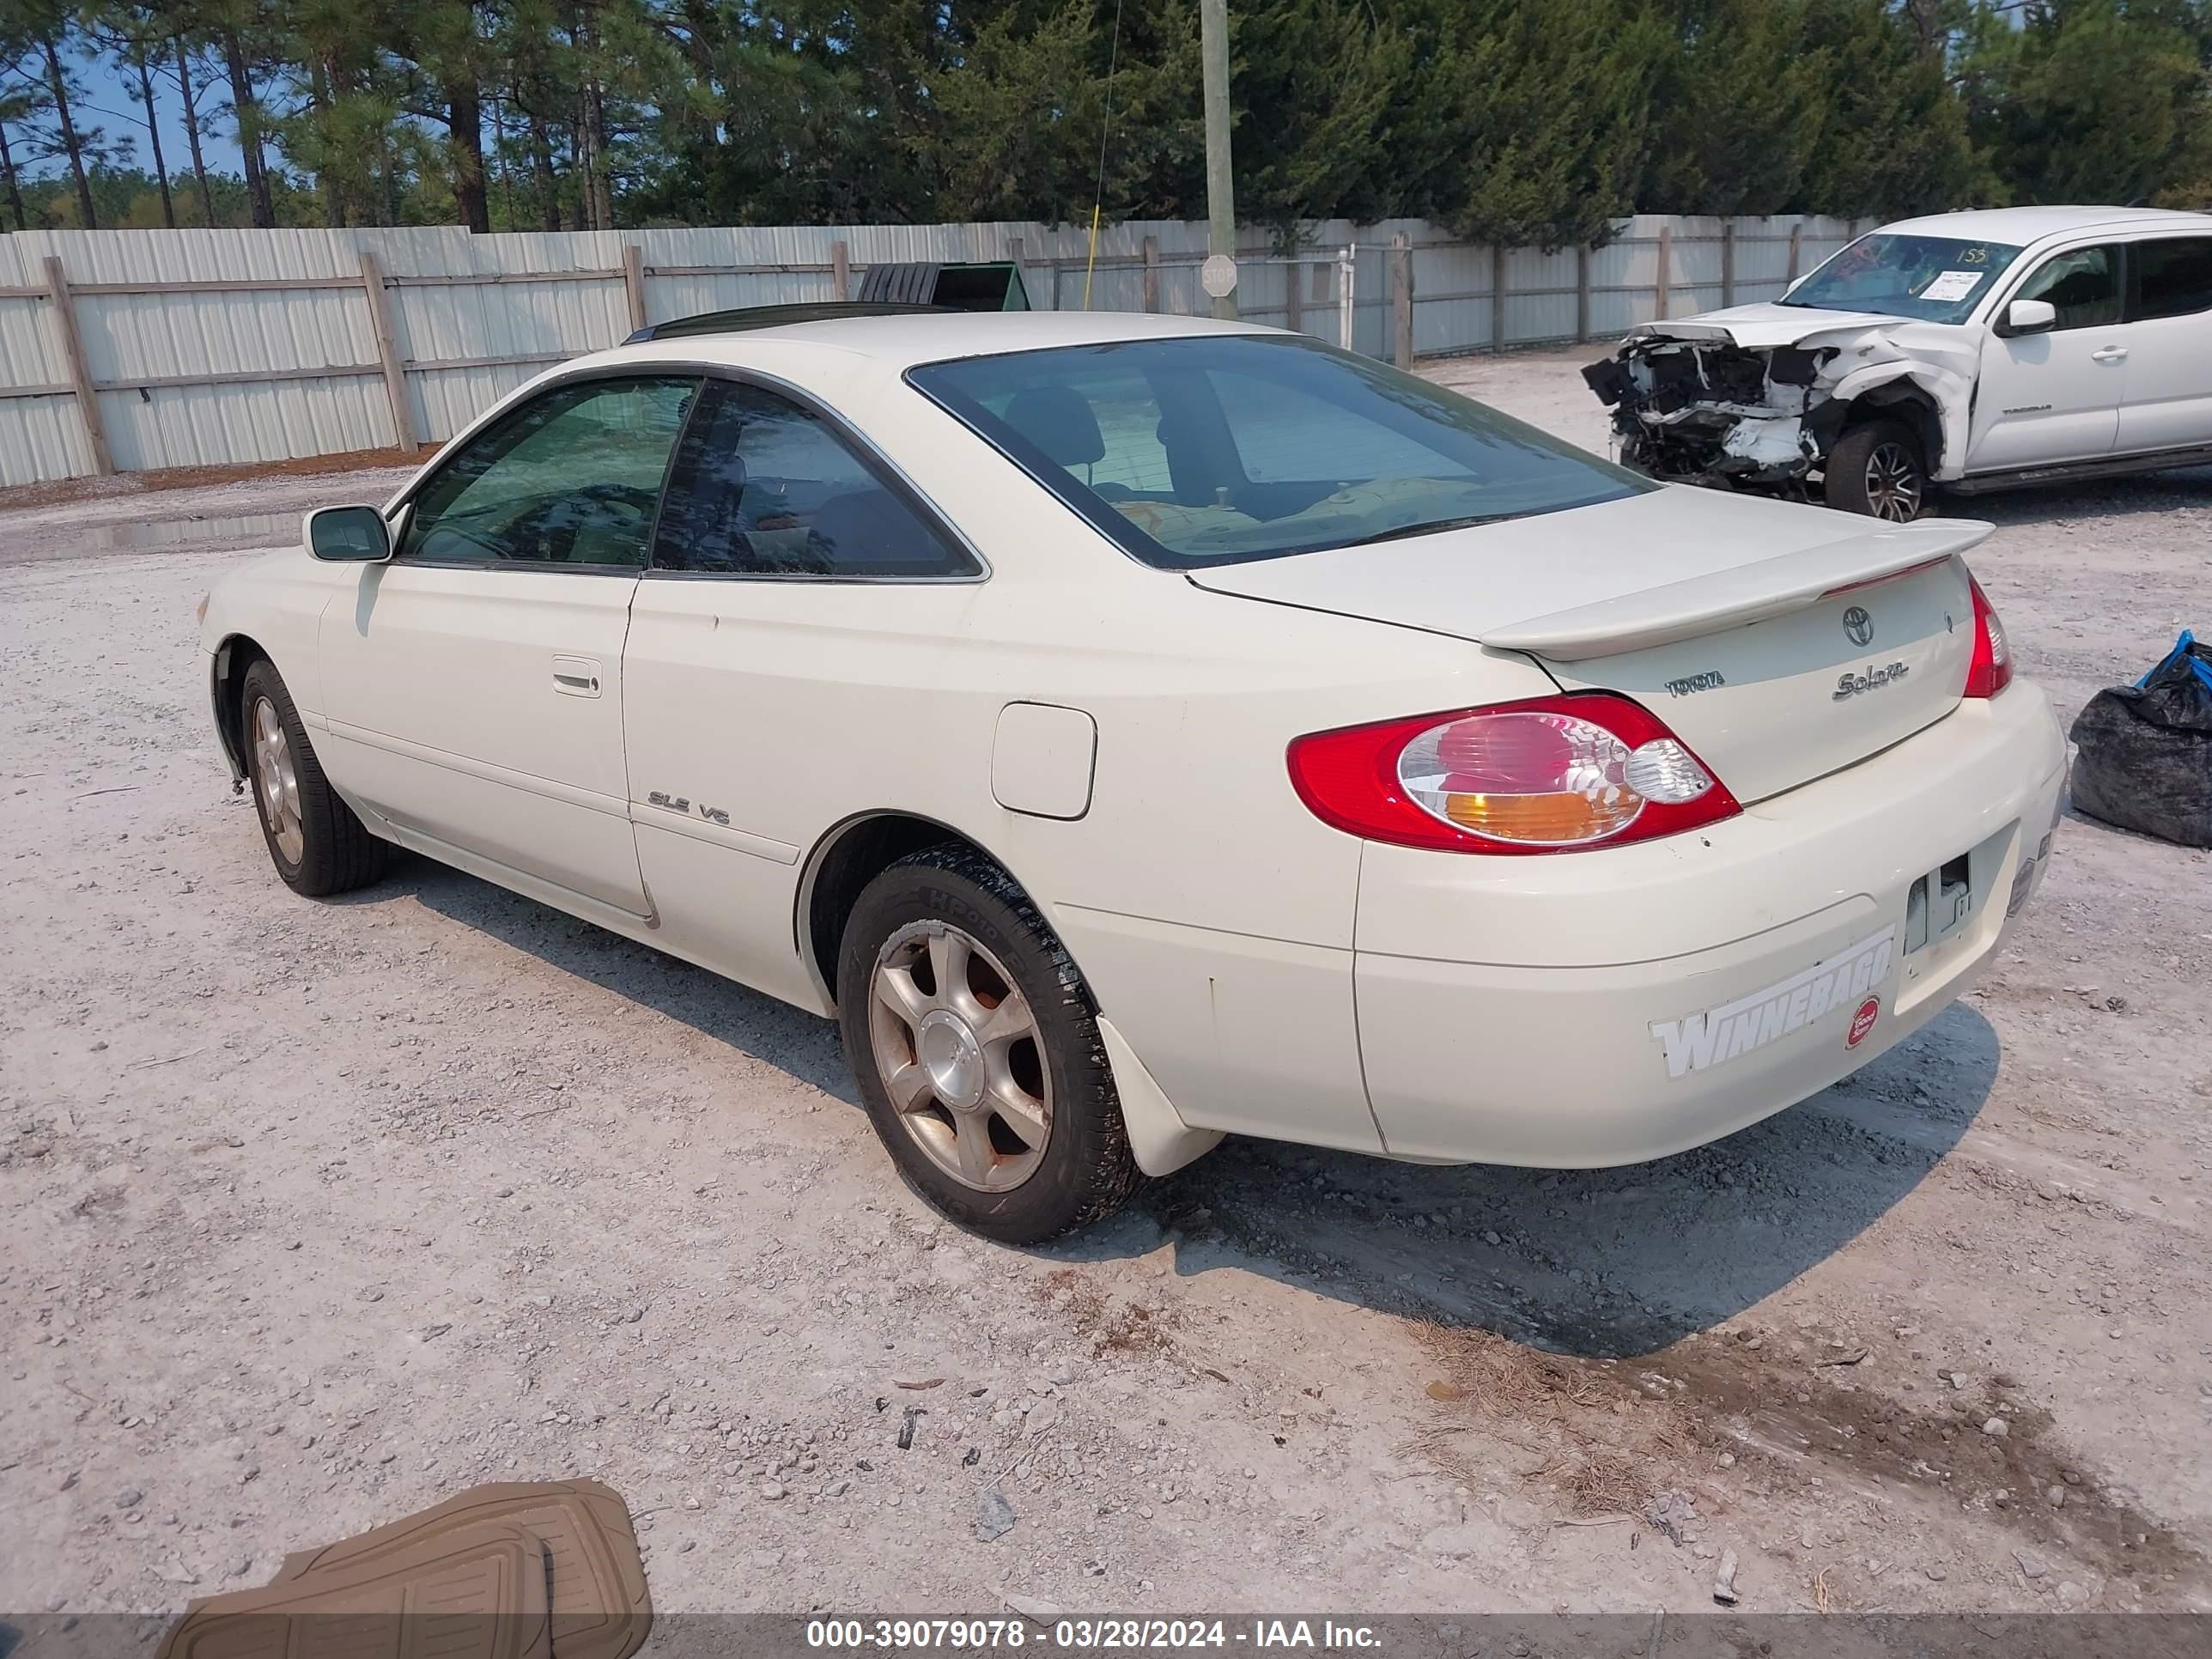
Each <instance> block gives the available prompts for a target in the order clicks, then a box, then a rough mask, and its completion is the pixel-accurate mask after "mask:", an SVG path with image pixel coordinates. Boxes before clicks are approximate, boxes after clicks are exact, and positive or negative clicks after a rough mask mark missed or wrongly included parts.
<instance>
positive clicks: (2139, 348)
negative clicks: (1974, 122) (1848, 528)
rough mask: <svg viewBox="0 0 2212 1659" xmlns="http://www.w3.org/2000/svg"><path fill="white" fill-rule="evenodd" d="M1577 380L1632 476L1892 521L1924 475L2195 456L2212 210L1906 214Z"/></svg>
mask: <svg viewBox="0 0 2212 1659" xmlns="http://www.w3.org/2000/svg"><path fill="white" fill-rule="evenodd" d="M1583 378H1584V379H1585V380H1588V381H1589V386H1590V389H1591V390H1592V391H1594V392H1596V394H1597V395H1598V397H1599V398H1601V400H1602V401H1603V402H1604V403H1605V404H1607V405H1608V406H1609V407H1610V408H1611V409H1612V410H1613V437H1614V442H1615V445H1616V447H1617V448H1618V451H1619V454H1620V459H1621V460H1622V461H1624V462H1626V464H1627V465H1631V466H1633V467H1635V468H1636V469H1637V470H1638V471H1642V472H1644V473H1647V474H1649V475H1650V476H1651V477H1656V478H1664V479H1669V480H1674V481H1678V482H1683V483H1703V484H1711V485H1714V486H1717V487H1719V488H1723V489H1776V490H1781V491H1784V492H1787V493H1792V494H1794V493H1796V492H1798V491H1800V490H1817V491H1819V492H1821V493H1820V494H1816V495H1814V499H1815V500H1818V499H1821V498H1822V495H1825V499H1826V502H1827V504H1828V505H1829V506H1831V507H1843V508H1846V509H1848V510H1850V511H1852V512H1857V513H1872V514H1873V515H1875V517H1877V518H1883V519H1892V520H1900V521H1902V520H1910V519H1913V518H1917V516H1919V514H1920V513H1921V512H1922V511H1923V509H1924V508H1925V507H1927V506H1928V503H1929V495H1930V493H1931V489H1932V488H1934V487H1941V488H1942V489H1948V490H1951V491H1954V492H1956V493H1958V494H1960V495H1974V494H1978V493H1980V492H1982V491H1984V490H1991V489H2009V488H2013V487H2015V486H2018V485H2023V484H2037V483H2059V482H2062V481H2065V480H2069V479H2076V478H2087V477H2104V476H2106V475H2110V474H2116V473H2122V472H2153V471H2160V470H2162V469H2164V468H2167V467H2176V466H2195V465H2205V464H2208V463H2212V215H2208V214H2203V213H2183V212H2164V211H2158V210H2148V209H2137V208H2103V207H2033V208H2004V209H1998V210H1990V211H1986V212H1970V213H1949V214H1942V215H1938V216H1934V217H1931V218H1925V219H1908V220H1905V221H1904V222H1901V223H1898V224H1893V225H1886V226H1884V227H1882V228H1881V229H1879V230H1876V231H1873V232H1870V233H1869V234H1867V235H1864V236H1862V237H1860V238H1859V239H1858V240H1857V241H1855V242H1853V243H1851V244H1850V246H1848V247H1845V248H1844V250H1843V251H1842V252H1838V254H1836V255H1835V256H1834V257H1833V258H1830V259H1829V260H1828V261H1827V262H1826V264H1822V265H1821V266H1820V268H1819V269H1818V270H1814V272H1813V273H1812V274H1811V275H1810V276H1806V277H1805V278H1803V279H1802V281H1800V282H1798V283H1794V284H1793V285H1792V286H1791V287H1790V289H1789V290H1788V291H1787V292H1786V293H1785V294H1784V295H1783V296H1782V298H1781V299H1779V300H1777V301H1771V302H1768V303H1765V304H1760V305H1747V306H1732V307H1729V308H1728V309H1727V310H1724V311H1709V312H1705V313H1703V314H1701V315H1699V316H1694V317H1684V318H1680V319H1671V318H1670V319H1666V320H1664V321H1661V322H1652V323H1646V324H1644V325H1640V326H1639V327H1638V328H1636V329H1635V330H1633V331H1632V332H1631V333H1630V334H1629V336H1628V337H1627V338H1626V340H1624V341H1623V342H1622V343H1621V346H1620V349H1619V350H1618V351H1617V352H1616V353H1615V354H1614V355H1613V356H1611V357H1608V358H1607V359H1605V360H1604V361H1602V362H1596V363H1593V364H1591V365H1590V366H1589V368H1586V369H1584V370H1583Z"/></svg>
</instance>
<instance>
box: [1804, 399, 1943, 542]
mask: <svg viewBox="0 0 2212 1659" xmlns="http://www.w3.org/2000/svg"><path fill="white" fill-rule="evenodd" d="M1826 471H1827V501H1828V505H1829V506H1830V507H1840V508H1841V509H1842V510H1843V511H1844V512H1846V513H1865V514H1866V515H1867V516H1868V517H1869V518H1872V519H1887V520H1890V521H1891V522H1892V523H1893V524H1911V522H1912V521H1913V520H1915V519H1917V518H1918V517H1919V516H1920V514H1921V513H1922V512H1923V510H1924V509H1925V508H1926V507H1927V504H1928V462H1927V459H1926V458H1925V457H1923V455H1922V454H1921V453H1920V440H1919V439H1918V438H1917V437H1915V436H1914V435H1912V432H1911V429H1910V428H1907V427H1906V426H1905V425H1904V424H1903V423H1902V422H1897V421H1869V422H1867V423H1866V424H1865V425H1863V426H1855V427H1853V428H1851V429H1850V431H1848V432H1846V433H1844V435H1843V436H1842V437H1840V438H1838V439H1837V440H1836V446H1835V447H1834V448H1832V449H1831V450H1830V451H1829V452H1828V462H1827V468H1826Z"/></svg>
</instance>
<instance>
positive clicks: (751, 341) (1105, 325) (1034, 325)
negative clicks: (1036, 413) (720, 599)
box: [565, 311, 1281, 374]
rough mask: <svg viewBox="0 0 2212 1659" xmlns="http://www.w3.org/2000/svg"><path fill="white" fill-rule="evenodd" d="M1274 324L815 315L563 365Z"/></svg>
mask: <svg viewBox="0 0 2212 1659" xmlns="http://www.w3.org/2000/svg"><path fill="white" fill-rule="evenodd" d="M1280 333H1281V331H1280V330H1279V329H1269V328H1261V327H1258V326H1257V325H1253V324H1249V323H1227V322H1217V321H1215V320H1214V319H1212V318H1208V317H1173V316H1158V315H1152V314H1150V313H1143V312H1127V311H913V312H886V313H868V314H863V315H847V316H817V317H807V318H800V319H794V320H792V321H787V322H778V323H774V324H772V325H769V326H768V327H765V328H763V327H758V326H754V325H745V326H743V327H742V328H738V329H733V330H732V331H731V332H729V333H727V334H717V333H699V334H671V335H670V336H668V337H665V338H664V339H658V340H644V341H640V342H639V343H636V344H635V345H622V346H617V347H616V348H614V349H612V350H611V351H601V352H595V353H593V354H592V355H591V356H587V357H582V358H579V359H577V360H575V361H574V362H571V363H568V364H567V365H565V367H566V368H571V369H573V368H584V367H597V366H599V365H601V364H605V365H607V366H612V365H615V364H617V363H624V364H641V363H656V362H685V363H702V362H704V363H725V364H727V365H728V366H729V367H731V368H745V367H748V366H750V365H752V364H755V363H757V362H758V361H759V358H760V356H761V350H760V348H761V347H762V346H763V344H774V345H778V346H782V345H790V346H811V347H817V348H819V349H823V350H825V351H834V352H838V353H842V354H848V355H850V356H860V357H866V358H869V359H872V361H873V362H875V363H877V364H878V365H880V366H881V367H882V368H884V369H886V370H889V371H890V372H891V373H893V374H896V373H898V372H900V371H902V370H903V369H906V368H910V367H912V366H913V365H914V364H915V363H927V362H938V361H939V360H940V359H944V358H949V357H988V356H998V355H1000V354H1001V353H1004V352H1009V351H1037V350H1042V349H1047V348H1049V347H1053V346H1071V345H1102V344H1109V343H1115V342H1117V341H1123V340H1161V339H1176V338H1181V337H1199V336H1205V335H1217V336H1218V335H1226V334H1267V335H1279V334H1280Z"/></svg>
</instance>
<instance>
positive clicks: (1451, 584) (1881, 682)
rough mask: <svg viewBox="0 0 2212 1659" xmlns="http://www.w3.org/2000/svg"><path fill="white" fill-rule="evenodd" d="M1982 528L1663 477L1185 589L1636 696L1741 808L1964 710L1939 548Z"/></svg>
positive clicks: (1965, 605) (1954, 572) (1960, 657)
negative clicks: (1625, 491)
mask: <svg viewBox="0 0 2212 1659" xmlns="http://www.w3.org/2000/svg"><path fill="white" fill-rule="evenodd" d="M1989 532H1990V526H1987V525H1985V524H1978V523H1972V522H1966V521H1957V520H1951V521H1940V520H1929V521H1923V522H1922V523H1919V524H1913V525H1881V526H1876V525H1875V524H1874V523H1873V522H1871V521H1869V520H1863V519H1857V518H1851V517H1847V516H1845V515H1844V514H1842V513H1827V512H1825V511H1819V510H1814V509H1809V508H1806V507H1794V506H1790V505H1789V504H1787V503H1783V502H1773V501H1753V500H1749V499H1746V498H1741V497H1731V496H1727V495H1719V494H1717V493H1715V492H1711V491H1706V490H1699V489H1689V488H1673V489H1664V490H1661V491H1658V492H1656V493H1654V494H1650V495H1638V496H1636V497H1632V498H1630V499H1628V500H1626V501H1613V502H1608V503H1605V504H1603V505H1601V506H1597V507H1583V508H1578V509H1575V510H1573V511H1571V512H1565V513H1548V514H1543V515H1541V516H1538V517H1534V518H1528V519H1521V520H1512V521H1510V522H1508V523H1504V524H1498V525H1492V526H1480V527H1475V528H1471V529H1467V530H1462V531H1453V532H1442V533H1439V534H1437V535H1433V536H1421V537H1414V538H1407V539H1405V540H1401V541H1392V542H1384V543H1379V544H1371V545H1369V546H1365V547H1352V548H1339V549H1334V550H1330V551H1328V552H1322V553H1311V554H1304V555H1301V556H1295V557H1291V558H1285V559H1275V560H1268V561H1262V562H1254V563H1247V564H1236V565H1226V566H1218V567H1215V568H1212V569H1205V570H1198V571H1194V572H1192V573H1191V580H1192V581H1193V582H1194V583H1195V584H1196V585H1198V586H1200V587H1203V588H1206V589H1208V590H1210V591H1212V592H1219V593H1227V594H1235V595H1237V596H1239V597H1242V598H1246V599H1266V600H1271V601H1273V602H1274V603H1278V604H1285V605H1299V606H1302V607H1304V608H1308V609H1312V610H1320V611H1335V612H1339V613H1340V614H1343V615H1346V616H1356V617H1366V618H1369V619H1371V620H1374V621H1377V622H1383V623H1397V624H1400V625H1402V626H1406V627H1410V628H1419V629H1425V630H1427V631H1430V632H1433V633H1441V634H1449V635H1455V636H1458V637H1461V638H1464V639H1468V640H1473V641H1479V642H1480V643H1481V644H1483V645H1485V646H1487V647H1492V648H1493V649H1497V650H1503V651H1518V652H1524V653H1528V655H1530V656H1532V657H1534V658H1535V659H1537V660H1538V661H1540V662H1541V664H1542V665H1544V666H1545V668H1546V669H1547V671H1549V672H1550V674H1551V675H1552V677H1553V678H1554V679H1555V680H1557V681H1558V682H1559V684H1560V685H1561V686H1562V687H1564V688H1565V689H1567V690H1610V691H1618V692H1621V693H1623V694H1625V695H1626V696H1632V697H1634V698H1636V699H1637V700H1638V702H1643V703H1644V704H1645V706H1647V707H1648V708H1651V709H1652V710H1653V711H1654V712H1655V713H1656V714H1659V715H1660V717H1661V718H1662V719H1663V720H1666V721H1667V722H1668V725H1669V726H1672V727H1673V728H1674V732H1675V733H1676V734H1677V735H1678V736H1680V738H1681V739H1682V741H1683V742H1685V743H1686V744H1689V746H1690V747H1691V748H1692V749H1693V750H1696V751H1697V753H1698V754H1699V756H1700V757H1702V758H1703V759H1704V760H1705V763H1706V764H1707V765H1708V766H1710V767H1711V768H1712V769H1713V770H1714V771H1715V772H1716V773H1717V775H1719V777H1720V778H1721V780H1722V781H1723V782H1725V783H1726V784H1727V785H1728V787H1729V789H1731V790H1732V791H1733V792H1734V793H1735V796H1736V798H1737V799H1739V800H1742V801H1745V802H1747V803H1749V802H1752V801H1756V800H1759V799H1765V797H1767V796H1769V795H1773V794H1778V793H1781V792H1782V791H1784V790H1785V789H1790V788H1794V787H1796V786H1797V785H1799V784H1801V783H1805V782H1808V781H1811V780H1812V779H1814V778H1817V777H1821V776H1825V775H1827V774H1828V773H1831V772H1834V771H1838V770H1840V769H1843V768H1844V767H1846V766H1849V765H1850V764H1852V763H1854V762H1857V761H1859V760H1862V759H1863V758H1865V757H1867V756H1869V755H1871V754H1875V753H1876V752H1878V751H1879V750H1883V749H1886V748H1887V747H1888V746H1889V745H1890V744H1894V743H1897V742H1899V741H1900V740H1902V739H1903V738H1907V737H1910V736H1911V734H1912V733H1913V732H1917V731H1919V730H1920V729H1921V728H1922V727H1923V726H1929V725H1930V724H1932V723H1933V722H1935V721H1936V720H1941V719H1942V717H1943V716H1944V715H1945V714H1948V713H1950V711H1951V710H1952V709H1953V708H1955V707H1956V706H1957V705H1958V702H1959V700H1960V695H1961V693H1962V691H1963V690H1964V688H1965V685H1966V669H1967V665H1968V663H1969V662H1970V660H1971V659H1972V653H1973V630H1974V620H1973V607H1972V600H1971V599H1970V597H1969V593H1968V588H1967V578H1966V569H1965V567H1964V565H1963V564H1961V563H1960V562H1959V561H1958V560H1957V559H1956V558H1955V557H1954V555H1955V554H1957V553H1959V552H1960V551H1962V550H1965V549H1966V548H1968V547H1971V546H1972V545H1974V544H1976V543H1978V542H1979V541H1980V540H1981V539H1982V538H1984V537H1985V536H1986V535H1988V534H1989ZM1662 550H1663V551H1662ZM1407 712H1408V713H1418V712H1419V711H1418V710H1408V711H1407Z"/></svg>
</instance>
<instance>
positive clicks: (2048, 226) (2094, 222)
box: [1881, 207, 2212, 247]
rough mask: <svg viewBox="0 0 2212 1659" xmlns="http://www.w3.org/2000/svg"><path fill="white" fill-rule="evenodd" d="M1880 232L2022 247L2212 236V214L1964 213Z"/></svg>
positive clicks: (1904, 222) (2097, 210) (2116, 210)
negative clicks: (2107, 234) (2087, 238)
mask: <svg viewBox="0 0 2212 1659" xmlns="http://www.w3.org/2000/svg"><path fill="white" fill-rule="evenodd" d="M1881 228H1882V229H1883V230H1885V231H1896V232H1899V233H1900V234H1906V235H1919V236H1925V235H1930V234H1933V235H1937V236H1970V237H1972V238H1974V239H1976V240H1981V241H1990V242H2008V243H2011V244H2012V245H2014V246H2018V247H2026V246H2028V245H2029V244H2031V243H2033V242H2039V241H2041V240H2044V239H2045V237H2050V236H2065V235H2070V234H2073V233H2075V232H2076V231H2082V230H2103V229H2108V228H2109V229H2112V230H2116V231H2133V230H2147V229H2172V230H2179V231H2189V230H2197V231H2212V214H2204V213H2189V212H2183V211H2180V210H2175V209H2170V208H2124V207H2015V208H1968V209H1966V210H1963V211H1960V212H1958V213H1936V214H1930V215H1929V216H1927V217H1926V218H1923V219H1900V220H1899V221H1898V222H1896V223H1895V224H1893V225H1884V226H1882V227H1881Z"/></svg>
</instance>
